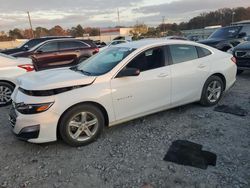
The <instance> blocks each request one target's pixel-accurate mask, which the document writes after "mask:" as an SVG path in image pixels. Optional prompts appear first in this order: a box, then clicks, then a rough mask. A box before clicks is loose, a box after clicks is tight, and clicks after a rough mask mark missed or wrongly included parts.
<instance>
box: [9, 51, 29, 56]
mask: <svg viewBox="0 0 250 188" xmlns="http://www.w3.org/2000/svg"><path fill="white" fill-rule="evenodd" d="M11 55H12V56H14V57H28V56H29V55H30V51H21V52H17V53H13V54H11Z"/></svg>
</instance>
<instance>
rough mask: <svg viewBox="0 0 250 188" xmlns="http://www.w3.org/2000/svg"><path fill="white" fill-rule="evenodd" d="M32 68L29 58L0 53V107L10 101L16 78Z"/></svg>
mask: <svg viewBox="0 0 250 188" xmlns="http://www.w3.org/2000/svg"><path fill="white" fill-rule="evenodd" d="M33 70H34V67H33V64H32V60H31V59H29V58H15V57H12V56H9V55H6V54H2V53H0V107H1V106H6V105H9V104H10V103H11V94H12V92H13V91H14V88H15V85H16V82H17V81H16V78H17V77H18V76H20V75H23V74H25V73H26V72H31V71H33Z"/></svg>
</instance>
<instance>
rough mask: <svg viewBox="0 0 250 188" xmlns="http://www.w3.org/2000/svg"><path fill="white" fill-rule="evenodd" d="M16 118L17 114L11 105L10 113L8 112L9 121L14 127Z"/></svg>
mask: <svg viewBox="0 0 250 188" xmlns="http://www.w3.org/2000/svg"><path fill="white" fill-rule="evenodd" d="M16 118H17V114H16V111H15V109H14V107H13V106H12V107H11V109H10V113H9V121H10V123H11V126H12V127H15V125H16Z"/></svg>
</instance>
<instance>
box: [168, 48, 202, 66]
mask: <svg viewBox="0 0 250 188" xmlns="http://www.w3.org/2000/svg"><path fill="white" fill-rule="evenodd" d="M169 49H170V53H171V56H172V61H173V64H177V63H182V62H185V61H191V60H194V59H198V53H197V50H196V47H195V46H191V45H179V44H176V45H170V46H169Z"/></svg>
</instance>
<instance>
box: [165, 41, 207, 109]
mask: <svg viewBox="0 0 250 188" xmlns="http://www.w3.org/2000/svg"><path fill="white" fill-rule="evenodd" d="M168 48H169V52H170V54H171V62H172V65H170V69H171V76H172V82H171V83H172V97H171V98H172V106H178V105H181V104H186V103H189V102H194V101H196V100H199V99H200V96H201V91H202V88H203V85H204V82H205V80H206V78H207V75H208V72H209V70H210V64H209V63H207V61H208V59H207V58H205V59H203V58H199V54H198V51H197V47H196V46H193V45H183V44H174V45H169V46H168Z"/></svg>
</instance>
